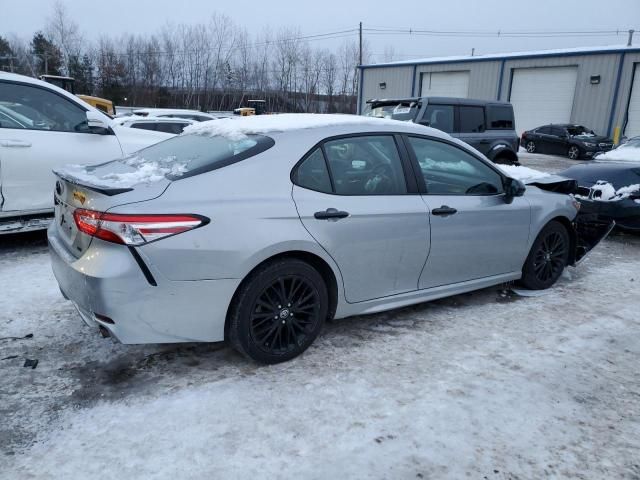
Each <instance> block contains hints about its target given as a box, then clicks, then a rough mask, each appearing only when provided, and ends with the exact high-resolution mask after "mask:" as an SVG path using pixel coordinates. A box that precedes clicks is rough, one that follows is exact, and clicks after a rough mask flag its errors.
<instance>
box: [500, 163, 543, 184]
mask: <svg viewBox="0 0 640 480" xmlns="http://www.w3.org/2000/svg"><path fill="white" fill-rule="evenodd" d="M497 166H498V168H500V170H502V171H503V172H504V173H506V174H507V175H508V176H510V177H511V178H515V179H516V180H520V181H521V182H523V183H531V182H535V181H537V180H541V179H543V178H548V177H551V176H552V175H550V174H548V173H545V172H541V171H540V170H535V169H533V168H529V167H521V166H517V165H497Z"/></svg>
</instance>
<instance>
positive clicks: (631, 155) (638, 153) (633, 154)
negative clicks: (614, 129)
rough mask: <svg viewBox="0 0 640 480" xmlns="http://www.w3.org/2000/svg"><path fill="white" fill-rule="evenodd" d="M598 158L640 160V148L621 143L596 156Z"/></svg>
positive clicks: (624, 160) (627, 160)
mask: <svg viewBox="0 0 640 480" xmlns="http://www.w3.org/2000/svg"><path fill="white" fill-rule="evenodd" d="M596 159H597V160H618V161H623V162H640V148H638V147H636V146H631V145H628V146H627V145H621V146H619V147H618V148H615V149H613V150H609V151H608V152H605V153H602V154H600V155H598V156H597V157H596Z"/></svg>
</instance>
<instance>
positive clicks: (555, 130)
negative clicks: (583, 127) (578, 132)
mask: <svg viewBox="0 0 640 480" xmlns="http://www.w3.org/2000/svg"><path fill="white" fill-rule="evenodd" d="M551 135H553V136H554V137H560V138H562V137H565V136H566V135H567V131H566V130H565V129H564V128H562V127H551Z"/></svg>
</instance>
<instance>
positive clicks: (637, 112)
mask: <svg viewBox="0 0 640 480" xmlns="http://www.w3.org/2000/svg"><path fill="white" fill-rule="evenodd" d="M627 115H628V117H627V118H628V120H627V126H626V128H625V129H624V134H625V135H626V136H627V137H635V136H636V135H640V65H636V68H635V72H634V74H633V86H632V87H631V99H630V100H629V110H627Z"/></svg>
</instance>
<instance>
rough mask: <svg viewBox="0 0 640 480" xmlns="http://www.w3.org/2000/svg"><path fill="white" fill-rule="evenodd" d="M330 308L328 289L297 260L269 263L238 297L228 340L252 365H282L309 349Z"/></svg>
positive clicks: (229, 322) (312, 270) (229, 321)
mask: <svg viewBox="0 0 640 480" xmlns="http://www.w3.org/2000/svg"><path fill="white" fill-rule="evenodd" d="M328 308H329V295H328V291H327V286H326V284H325V282H324V279H323V278H322V275H320V273H319V272H318V271H317V270H316V269H315V268H313V267H312V266H311V265H309V264H308V263H306V262H304V261H302V260H298V259H295V258H284V259H280V260H275V261H272V262H267V263H265V264H264V265H261V266H260V267H258V268H257V269H256V270H255V271H254V272H252V273H251V274H250V275H249V276H248V277H247V279H246V280H245V281H244V282H243V283H242V284H241V286H240V288H239V289H238V291H237V292H236V295H235V296H234V300H233V302H232V304H231V308H230V310H229V317H228V319H227V338H228V339H229V341H230V343H231V344H232V345H233V347H234V348H235V349H236V350H238V351H239V352H240V353H242V354H243V355H245V356H247V357H249V358H251V359H252V360H255V361H256V362H260V363H269V364H270V363H279V362H284V361H287V360H290V359H292V358H294V357H296V356H298V355H300V354H301V353H302V352H304V351H305V350H306V349H307V348H308V347H309V345H311V344H312V343H313V341H314V340H315V339H316V337H317V336H318V334H319V333H320V330H321V329H322V325H323V324H324V320H325V318H326V317H327V312H328Z"/></svg>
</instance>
